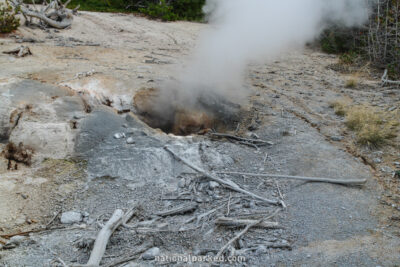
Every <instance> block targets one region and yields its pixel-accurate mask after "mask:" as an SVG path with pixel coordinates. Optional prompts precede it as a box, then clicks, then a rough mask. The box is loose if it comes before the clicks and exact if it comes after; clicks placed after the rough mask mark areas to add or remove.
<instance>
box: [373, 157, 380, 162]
mask: <svg viewBox="0 0 400 267" xmlns="http://www.w3.org/2000/svg"><path fill="white" fill-rule="evenodd" d="M373 161H374V163H381V162H382V160H381V159H380V158H374V159H373Z"/></svg>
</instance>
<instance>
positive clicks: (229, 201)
mask: <svg viewBox="0 0 400 267" xmlns="http://www.w3.org/2000/svg"><path fill="white" fill-rule="evenodd" d="M231 198H232V194H231V193H229V199H228V208H227V211H226V216H229V213H230V212H231Z"/></svg>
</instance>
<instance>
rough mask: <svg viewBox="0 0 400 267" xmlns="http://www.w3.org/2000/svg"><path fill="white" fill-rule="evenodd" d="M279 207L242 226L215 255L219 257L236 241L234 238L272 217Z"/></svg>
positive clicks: (236, 238)
mask: <svg viewBox="0 0 400 267" xmlns="http://www.w3.org/2000/svg"><path fill="white" fill-rule="evenodd" d="M279 210H280V209H277V210H276V211H274V212H273V213H272V214H271V215H269V216H267V217H265V218H261V219H260V220H256V221H252V222H251V223H250V224H248V225H247V226H246V228H244V229H243V230H242V231H241V232H240V233H239V234H237V235H236V236H235V237H234V238H232V239H231V240H229V242H228V243H226V244H225V245H224V246H223V247H222V248H221V249H220V250H219V252H218V253H217V255H216V257H217V258H219V257H220V256H221V255H222V253H224V251H225V250H226V249H227V248H228V247H229V246H230V245H232V244H233V243H234V242H236V240H238V239H239V238H241V237H242V236H243V235H244V234H245V233H247V231H249V229H250V228H251V227H253V226H256V225H258V224H259V223H262V222H263V221H265V220H268V219H270V218H272V217H274V216H275V215H276V214H277V213H278V212H279Z"/></svg>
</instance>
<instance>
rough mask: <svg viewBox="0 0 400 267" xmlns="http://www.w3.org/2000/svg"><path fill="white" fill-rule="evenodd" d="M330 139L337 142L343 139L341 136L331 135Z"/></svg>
mask: <svg viewBox="0 0 400 267" xmlns="http://www.w3.org/2000/svg"><path fill="white" fill-rule="evenodd" d="M331 140H332V141H336V142H339V141H342V140H343V136H331Z"/></svg>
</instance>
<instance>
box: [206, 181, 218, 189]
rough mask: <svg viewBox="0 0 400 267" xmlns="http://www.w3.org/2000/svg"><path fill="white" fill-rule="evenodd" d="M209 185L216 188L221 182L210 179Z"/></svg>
mask: <svg viewBox="0 0 400 267" xmlns="http://www.w3.org/2000/svg"><path fill="white" fill-rule="evenodd" d="M208 185H209V186H210V188H211V189H215V188H217V187H218V186H219V183H217V182H214V181H210V182H209V184H208Z"/></svg>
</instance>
